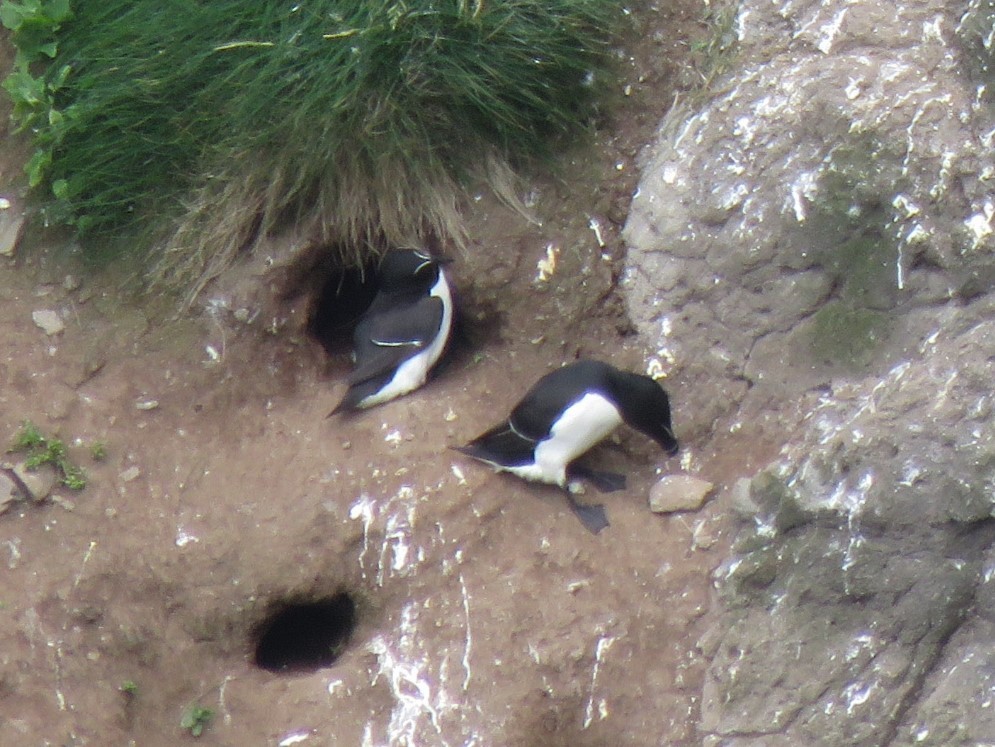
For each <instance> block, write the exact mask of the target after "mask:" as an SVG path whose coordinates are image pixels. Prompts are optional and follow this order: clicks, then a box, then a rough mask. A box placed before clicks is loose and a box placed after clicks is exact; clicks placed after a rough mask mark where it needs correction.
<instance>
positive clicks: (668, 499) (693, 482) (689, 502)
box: [650, 475, 715, 513]
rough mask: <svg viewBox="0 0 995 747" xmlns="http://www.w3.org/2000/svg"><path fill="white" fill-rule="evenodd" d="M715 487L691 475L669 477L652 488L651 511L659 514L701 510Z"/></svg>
mask: <svg viewBox="0 0 995 747" xmlns="http://www.w3.org/2000/svg"><path fill="white" fill-rule="evenodd" d="M714 488H715V486H714V485H713V484H712V483H710V482H708V481H707V480H701V479H699V478H697V477H692V476H691V475H667V476H666V477H663V478H661V479H660V480H659V481H658V482H657V483H656V485H654V486H653V487H652V488H650V510H652V511H655V512H657V513H670V512H672V511H693V510H695V509H698V508H701V504H703V503H704V502H705V498H707V497H708V494H709V493H711V492H712V490H713V489H714Z"/></svg>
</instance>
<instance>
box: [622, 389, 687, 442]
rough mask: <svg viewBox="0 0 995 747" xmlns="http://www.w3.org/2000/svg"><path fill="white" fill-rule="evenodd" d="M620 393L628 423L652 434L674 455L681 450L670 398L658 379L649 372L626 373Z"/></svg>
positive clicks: (651, 435)
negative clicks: (652, 377) (671, 411)
mask: <svg viewBox="0 0 995 747" xmlns="http://www.w3.org/2000/svg"><path fill="white" fill-rule="evenodd" d="M616 397H617V398H618V401H619V403H620V404H621V405H622V410H623V418H624V420H625V422H626V423H627V424H628V425H630V426H631V427H633V428H635V429H636V430H637V431H639V432H640V433H644V434H645V435H647V436H649V437H650V438H652V439H653V440H654V441H656V442H657V443H658V444H660V447H661V448H662V449H663V450H664V451H666V452H667V453H668V454H669V455H670V456H674V454H676V453H677V451H678V449H679V448H680V445H679V444H678V443H677V438H676V437H675V436H674V429H673V426H672V425H671V423H670V399H669V398H668V397H667V393H666V392H665V391H664V390H663V387H662V386H660V384H659V383H658V382H656V381H654V380H653V379H651V378H650V377H649V376H642V375H640V374H634V373H622V378H621V380H620V381H619V386H618V391H617V393H616Z"/></svg>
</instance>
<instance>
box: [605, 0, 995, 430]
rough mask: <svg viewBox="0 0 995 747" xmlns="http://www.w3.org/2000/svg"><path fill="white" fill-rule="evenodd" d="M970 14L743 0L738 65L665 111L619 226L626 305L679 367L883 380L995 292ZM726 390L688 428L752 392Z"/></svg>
mask: <svg viewBox="0 0 995 747" xmlns="http://www.w3.org/2000/svg"><path fill="white" fill-rule="evenodd" d="M971 7H972V8H973V9H974V12H975V14H977V13H980V11H979V10H978V3H974V4H973V5H972V6H971ZM962 14H963V10H957V11H955V10H953V9H951V8H948V7H947V6H945V5H944V4H941V3H938V2H936V0H918V1H916V2H903V3H900V5H899V6H898V8H897V9H896V8H895V7H892V6H887V7H885V6H881V7H878V6H876V5H874V4H872V3H861V4H857V5H854V4H849V3H843V2H837V1H833V2H816V1H815V0H797V1H796V2H788V3H776V4H772V3H765V2H758V1H757V0H747V1H746V2H743V3H742V4H741V6H740V9H739V13H738V17H737V21H736V26H735V28H736V33H737V34H738V38H739V44H738V54H739V57H738V70H739V72H738V73H736V74H735V75H734V76H733V77H732V78H731V79H730V80H729V81H728V82H727V83H724V84H723V85H722V86H721V87H719V91H720V93H718V94H717V95H716V96H715V98H714V99H713V100H712V101H711V102H709V103H708V104H706V105H705V106H704V107H703V108H701V109H700V110H698V111H689V110H687V109H685V110H684V111H683V112H682V111H679V110H676V109H675V110H674V111H673V112H672V113H671V115H670V116H669V118H668V121H666V122H665V123H664V127H663V130H662V133H661V137H660V139H659V140H658V141H657V142H656V143H655V144H654V145H653V146H652V147H651V148H650V151H649V155H648V157H647V159H646V161H645V168H644V172H643V176H642V180H641V183H640V186H639V190H638V192H637V193H636V195H635V197H634V199H633V202H632V210H631V213H630V216H629V219H628V222H627V225H626V227H625V232H624V237H625V239H626V241H627V243H628V244H629V246H630V247H631V249H632V251H630V254H629V264H628V268H627V272H626V274H625V277H624V278H623V287H624V288H625V289H626V291H627V297H628V305H629V312H630V314H631V316H632V318H633V321H634V322H635V323H636V325H637V327H638V328H639V329H640V331H641V332H643V333H644V334H645V335H647V336H649V339H651V340H653V341H655V342H656V344H657V346H658V348H659V350H660V351H661V352H663V353H665V354H666V356H665V357H667V358H668V359H672V360H673V375H674V377H675V378H677V379H682V378H683V379H687V380H696V381H697V380H700V379H701V377H702V376H708V377H710V378H714V377H715V376H721V377H724V378H727V379H729V380H730V382H739V381H743V380H745V381H748V382H750V384H751V385H753V387H754V388H759V389H760V390H763V391H765V392H768V393H771V396H773V397H775V398H778V397H782V396H784V395H787V396H791V395H792V394H795V393H797V392H798V391H804V390H806V389H810V388H812V387H815V386H819V385H823V384H825V383H827V382H828V381H830V380H832V379H833V378H834V377H836V376H840V375H846V376H853V375H873V374H876V373H878V372H881V371H886V370H888V368H890V367H891V366H892V365H894V363H896V362H897V361H900V360H902V358H903V357H904V355H905V354H906V352H907V351H906V350H905V349H904V346H903V342H904V341H905V340H907V339H908V338H910V337H912V338H916V337H918V338H920V339H921V338H924V337H926V336H927V335H929V334H930V333H931V332H933V331H934V329H935V328H936V327H937V326H938V323H937V321H936V320H935V316H936V315H937V314H938V313H939V312H940V309H941V308H942V306H943V304H945V303H948V302H950V301H951V299H958V300H960V301H965V300H968V299H972V298H975V297H977V296H978V294H979V293H984V292H986V291H987V289H988V287H989V286H990V285H991V282H990V281H991V280H992V279H993V277H995V261H993V250H995V235H993V227H992V219H993V217H995V198H993V197H992V196H991V190H990V189H989V187H988V183H989V182H990V180H991V179H992V178H993V177H995V167H993V166H992V164H991V159H990V153H991V132H992V130H993V126H995V119H993V117H992V113H991V111H990V110H989V107H988V106H986V105H984V104H983V99H984V97H985V96H986V95H987V94H986V93H985V91H986V90H987V89H984V88H982V87H981V85H980V82H981V81H980V79H979V80H974V79H972V78H970V77H968V76H967V75H965V70H966V69H967V61H966V60H967V58H968V57H970V56H971V55H974V56H975V57H976V56H977V55H978V54H980V53H985V54H989V53H988V52H986V50H985V48H984V46H983V44H981V43H978V44H975V45H974V46H973V47H971V49H972V50H973V51H969V50H968V49H967V48H966V47H965V42H964V41H963V39H964V36H965V35H967V34H968V31H967V30H966V27H967V26H968V25H969V24H968V21H967V20H966V18H967V17H963V18H962ZM969 15H970V14H969ZM989 28H990V24H989ZM978 64H980V63H978ZM985 69H987V68H985ZM979 75H981V73H979ZM913 312H916V313H913ZM699 389H704V388H702V387H699ZM728 391H729V398H728V399H727V400H725V401H719V402H716V401H715V400H714V398H710V397H706V396H705V395H699V394H697V393H696V392H695V391H694V390H691V391H688V392H686V393H685V394H686V397H685V401H687V402H688V408H687V409H688V411H689V412H691V413H692V417H693V418H694V421H693V422H692V423H690V424H689V425H690V427H692V428H693V429H699V428H700V429H704V428H705V427H707V426H710V425H711V424H712V422H713V421H714V419H715V418H716V417H719V416H722V415H724V414H728V413H732V412H733V411H734V410H735V408H736V406H737V405H738V404H740V403H741V402H742V401H743V399H744V397H745V394H746V391H747V389H746V388H745V387H744V388H741V389H738V390H737V389H735V388H734V387H732V386H730V387H729V390H728ZM699 397H700V398H701V399H700V401H699V399H698V398H699Z"/></svg>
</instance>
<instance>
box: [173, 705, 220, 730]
mask: <svg viewBox="0 0 995 747" xmlns="http://www.w3.org/2000/svg"><path fill="white" fill-rule="evenodd" d="M212 718H214V711H212V710H211V709H210V708H204V707H203V706H200V705H198V704H197V703H194V704H193V705H191V706H190V707H189V708H188V709H187V712H186V713H184V714H183V718H182V719H180V728H183V729H189V730H190V735H191V736H194V737H199V736H200V735H201V734H203V733H204V727H206V726H207V725H208V724H209V723H211V719H212Z"/></svg>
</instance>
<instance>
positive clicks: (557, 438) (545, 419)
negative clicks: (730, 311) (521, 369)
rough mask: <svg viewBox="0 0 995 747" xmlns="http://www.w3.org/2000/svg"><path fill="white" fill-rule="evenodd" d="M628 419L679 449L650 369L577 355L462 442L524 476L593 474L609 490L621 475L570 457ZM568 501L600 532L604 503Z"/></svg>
mask: <svg viewBox="0 0 995 747" xmlns="http://www.w3.org/2000/svg"><path fill="white" fill-rule="evenodd" d="M622 423H625V424H627V425H629V426H631V427H632V428H635V429H636V430H637V431H639V432H641V433H644V434H646V435H647V436H649V437H650V438H652V439H653V440H654V441H656V442H657V443H658V444H660V446H661V447H663V449H664V450H665V451H666V452H667V453H668V454H670V455H671V456H673V455H674V454H676V453H677V450H678V443H677V439H676V438H675V437H674V432H673V429H672V428H671V424H670V402H669V400H668V399H667V393H666V392H665V391H664V390H663V387H661V386H660V385H659V384H658V383H657V382H656V381H654V380H653V379H651V378H650V377H649V376H642V375H640V374H634V373H629V372H627V371H620V370H619V369H617V368H615V367H614V366H610V365H608V364H607V363H602V362H600V361H577V362H576V363H572V364H570V365H568V366H564V367H563V368H561V369H559V370H557V371H553V372H552V373H549V374H546V375H545V376H543V377H542V378H541V379H539V381H537V382H536V383H535V385H534V386H533V387H532V388H531V389H530V390H529V391H528V393H527V394H526V395H525V396H524V397H523V398H522V400H521V401H520V402H519V403H518V404H517V405H515V409H513V410H512V411H511V415H509V416H508V419H507V420H505V421H504V422H503V423H501V424H500V425H496V426H495V427H493V428H491V429H490V430H489V431H487V432H486V433H484V434H483V435H481V436H478V437H477V438H475V439H473V440H472V441H471V442H470V443H468V444H467V445H466V446H462V447H457V448H456V450H457V451H459V452H461V453H463V454H466V455H467V456H471V457H473V458H474V459H479V460H480V461H482V462H486V463H487V464H490V465H491V466H492V467H494V468H495V469H497V470H499V471H505V472H511V473H512V474H514V475H518V476H519V477H521V478H524V479H525V480H531V481H534V482H543V483H549V484H552V485H559V486H560V487H561V488H567V487H568V480H569V478H570V477H587V478H589V479H590V480H591V481H592V482H593V483H594V485H595V487H598V488H599V489H601V490H603V491H610V490H617V489H620V488H621V487H624V484H625V478H624V477H623V476H622V475H612V474H603V473H597V472H593V471H591V470H587V469H583V468H581V467H576V466H572V465H571V463H572V462H573V461H574V460H575V459H577V458H578V457H579V456H581V455H582V454H584V453H585V452H586V451H587V450H588V449H590V448H591V447H592V446H594V445H595V444H597V443H598V442H599V441H601V440H602V439H604V438H605V437H606V436H608V435H609V434H610V433H611V432H612V431H614V430H615V428H617V427H618V426H619V425H621V424H622ZM567 499H568V501H569V502H570V508H571V509H572V510H573V512H574V513H575V514H577V517H578V518H579V519H580V520H581V522H582V523H583V524H584V526H585V527H587V528H588V529H589V530H590V531H591V532H593V533H594V534H597V533H598V532H599V531H601V530H602V529H604V528H605V527H606V526H608V518H607V516H606V515H605V509H604V506H602V505H600V504H599V505H588V506H585V505H581V504H579V503H578V502H577V501H576V499H575V498H574V497H573V495H572V494H571V493H570V491H569V490H567Z"/></svg>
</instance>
